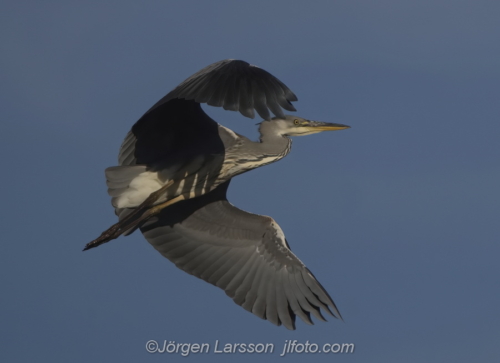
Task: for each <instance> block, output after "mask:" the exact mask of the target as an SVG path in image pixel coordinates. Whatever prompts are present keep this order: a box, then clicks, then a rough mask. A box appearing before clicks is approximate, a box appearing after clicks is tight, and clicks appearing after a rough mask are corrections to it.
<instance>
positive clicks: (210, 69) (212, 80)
mask: <svg viewBox="0 0 500 363" xmlns="http://www.w3.org/2000/svg"><path fill="white" fill-rule="evenodd" d="M174 98H180V99H185V100H194V101H196V102H198V103H207V104H209V105H210V106H217V107H223V108H224V109H225V110H232V111H239V112H241V113H242V114H243V115H244V116H246V117H250V118H254V117H255V114H254V111H253V110H254V109H255V110H257V112H258V113H259V115H260V116H261V117H262V118H264V119H266V120H269V118H270V114H269V110H271V111H272V112H273V113H274V114H275V115H276V116H278V117H284V115H283V111H282V110H281V107H283V108H284V109H285V110H288V111H295V108H294V107H293V106H292V104H291V102H293V101H297V96H295V94H294V93H293V92H292V91H290V89H289V88H288V87H287V86H285V84H284V83H283V82H281V81H280V80H279V79H277V78H276V77H274V76H273V75H272V74H270V73H268V72H266V71H265V70H263V69H261V68H259V67H256V66H254V65H251V64H249V63H247V62H244V61H241V60H235V59H226V60H222V61H220V62H216V63H213V64H211V65H209V66H207V67H205V68H203V69H202V70H200V71H198V72H197V73H195V74H193V75H192V76H191V77H189V78H188V79H186V80H185V81H184V82H182V83H181V84H180V85H178V86H177V87H176V88H175V89H174V90H173V91H171V92H170V93H168V94H167V95H166V96H165V97H163V98H162V99H161V100H160V101H158V102H157V103H156V104H155V105H154V106H153V107H151V109H150V110H149V111H148V112H151V111H153V110H154V109H156V108H157V107H160V106H161V105H163V104H164V103H165V102H168V101H170V100H172V99H174Z"/></svg>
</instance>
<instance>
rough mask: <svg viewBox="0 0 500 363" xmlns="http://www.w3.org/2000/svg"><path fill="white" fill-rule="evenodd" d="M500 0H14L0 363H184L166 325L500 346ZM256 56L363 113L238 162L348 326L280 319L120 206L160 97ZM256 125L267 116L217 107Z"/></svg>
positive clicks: (255, 335) (450, 353) (327, 115)
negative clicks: (167, 348)
mask: <svg viewBox="0 0 500 363" xmlns="http://www.w3.org/2000/svg"><path fill="white" fill-rule="evenodd" d="M499 11H500V4H499V3H498V2H495V1H439V0H437V1H436V0H435V1H418V2H417V1H392V0H391V1H389V0H387V1H378V2H370V1H353V0H350V1H311V2H300V3H293V2H290V1H252V2H237V1H210V2H208V1H206V2H205V1H185V2H173V1H141V2H126V1H106V2H102V1H99V2H97V1H95V2H93V1H87V2H77V1H47V2H36V1H15V2H14V1H5V2H3V3H2V5H1V6H0V29H1V31H0V47H1V48H0V53H1V54H2V56H1V57H0V77H1V82H0V84H1V86H0V102H1V114H2V120H3V121H2V123H1V125H2V126H1V133H0V141H1V142H0V151H1V153H2V155H3V159H2V168H3V172H2V176H3V177H2V186H3V192H4V193H3V208H2V209H1V212H0V213H1V216H2V221H3V223H2V232H3V233H2V236H3V237H2V245H3V248H2V253H1V254H0V276H1V278H0V279H1V280H0V281H1V286H2V294H1V296H0V301H1V306H2V309H1V312H0V326H1V327H2V328H1V329H0V334H1V336H0V338H1V340H0V341H1V350H0V357H1V358H2V361H9V362H28V361H35V360H40V358H43V359H50V360H51V361H61V362H62V361H71V362H89V361H120V362H137V361H141V362H149V361H151V362H157V361H158V362H159V361H166V360H173V361H176V360H181V359H182V358H183V357H181V356H180V355H179V354H177V355H175V354H174V355H167V354H163V355H162V354H149V353H147V352H146V349H145V344H146V342H147V341H148V340H151V339H155V340H158V341H163V340H165V339H166V340H175V341H176V342H182V343H196V342H197V343H209V344H213V343H214V342H215V341H216V340H219V341H220V342H221V343H259V342H263V343H273V344H275V346H276V351H280V349H281V347H282V346H283V344H284V342H285V340H287V339H288V340H290V339H292V340H294V339H296V340H297V341H298V342H302V343H305V342H306V341H309V342H311V343H316V344H324V343H354V344H355V345H356V350H355V353H353V354H349V355H346V354H343V355H340V354H339V355H326V354H323V355H321V354H316V355H312V354H310V355H307V356H305V355H304V354H302V355H299V354H294V355H288V356H287V357H285V358H281V357H280V356H279V354H278V353H277V352H275V353H274V354H264V355H257V354H238V355H237V357H235V356H234V355H221V354H213V353H210V354H208V355H191V356H190V357H188V358H184V359H188V360H191V361H200V360H202V359H203V360H205V361H214V362H215V361H217V362H223V361H232V360H234V359H235V358H238V359H240V360H241V361H248V362H252V361H256V360H257V359H258V360H263V361H273V360H276V359H286V360H287V361H290V362H296V361H303V359H304V358H307V359H308V360H311V361H318V362H319V361H331V360H336V361H339V362H344V361H345V362H367V361H368V362H401V361H405V362H422V361H425V362H443V361H454V362H470V361H478V362H485V361H494V360H495V359H498V358H500V350H499V348H498V341H499V339H500V318H499V316H498V314H497V311H498V306H499V304H500V291H499V289H498V286H499V277H498V276H499V268H498V256H499V253H500V247H499V243H498V236H499V232H500V230H499V229H500V228H499V223H498V221H499V215H500V192H499V189H498V186H499V185H500V168H499V163H498V160H499V157H500V148H499V141H498V139H499V135H500V122H499V116H500V111H499V106H498V97H499V95H500V89H499V88H500V87H499V84H500V83H499V81H500V68H499V67H498V65H499V64H500V43H499V42H498V36H499V34H500V26H499V22H498V14H499ZM225 58H236V59H243V60H246V61H248V62H250V63H252V64H256V65H258V66H260V67H262V68H264V69H266V70H267V71H269V72H271V73H272V74H274V75H275V76H277V77H278V78H279V79H281V80H282V81H283V82H284V83H286V84H287V85H288V86H289V87H290V88H291V89H292V90H293V91H294V92H295V93H296V94H297V96H298V98H299V101H298V102H296V103H295V106H296V108H297V110H298V112H297V114H298V115H300V116H302V117H305V118H310V119H314V120H322V121H330V122H340V123H345V124H348V125H351V126H352V128H351V129H349V130H345V131H341V132H335V133H325V134H319V135H312V136H307V137H302V138H296V139H295V140H294V144H293V150H292V153H291V154H290V155H289V156H288V157H287V158H285V159H283V160H281V161H280V162H278V163H276V164H272V165H270V166H266V167H263V168H261V169H257V170H254V171H251V172H249V173H247V174H244V175H242V176H239V177H237V178H235V179H234V180H233V182H232V184H231V187H230V191H229V198H230V201H231V202H232V203H233V204H235V205H236V206H238V207H240V208H242V209H245V210H248V211H251V212H254V213H259V214H266V215H270V216H272V217H273V218H274V219H276V220H277V222H278V223H279V224H280V226H281V227H282V228H283V230H284V232H285V234H286V236H287V238H288V241H289V243H290V245H291V247H292V250H293V251H294V252H295V253H296V254H297V255H298V256H299V258H300V259H301V260H302V261H303V262H304V263H305V264H306V265H307V266H308V267H309V268H310V269H311V270H312V271H313V273H314V274H315V275H316V277H317V278H318V279H319V281H320V282H321V283H322V284H323V285H324V286H325V288H326V289H327V290H328V291H329V292H330V294H331V295H332V297H333V298H334V300H335V302H336V303H337V306H338V307H339V309H340V311H341V313H342V315H343V317H344V318H345V322H341V321H336V320H335V321H333V320H331V319H330V320H331V321H329V322H328V323H321V322H317V323H316V325H314V326H307V325H305V324H302V323H301V322H299V323H298V324H297V330H296V331H294V332H290V331H287V330H286V329H285V328H283V327H281V328H277V327H275V326H273V325H271V324H270V323H269V322H266V321H262V320H260V319H258V318H256V317H255V316H253V315H252V314H249V313H247V312H246V311H244V310H243V309H241V308H240V307H238V306H237V305H236V304H234V303H233V302H232V301H231V300H230V299H229V298H227V297H226V295H225V294H224V292H223V291H222V290H219V289H217V288H215V287H213V286H211V285H209V284H207V283H205V282H203V281H201V280H198V279H196V278H194V277H192V276H190V275H188V274H186V273H184V272H182V271H180V270H178V269H177V268H176V267H175V266H174V265H173V264H171V263H170V262H169V261H168V260H166V259H164V258H163V257H161V256H160V255H159V254H158V253H157V252H156V251H154V250H153V248H152V247H151V246H149V245H148V243H147V242H146V241H145V240H144V239H143V237H142V236H141V235H140V234H139V233H135V234H133V235H132V236H129V237H126V238H120V239H119V240H116V241H113V242H111V243H109V244H107V245H105V246H101V247H99V248H98V249H95V250H91V251H88V252H85V253H83V252H81V249H82V248H83V246H84V245H85V243H87V242H88V241H90V240H92V239H94V238H95V237H97V236H98V235H99V234H100V233H101V232H102V231H103V230H104V229H106V228H107V227H109V226H110V225H111V224H112V223H114V222H115V216H114V214H113V210H112V208H111V205H110V202H109V198H108V196H107V193H106V186H105V180H104V169H105V168H106V167H108V166H112V165H116V157H117V153H118V148H119V146H120V143H121V141H122V139H123V137H124V136H125V134H126V133H127V131H128V130H129V129H130V127H131V126H132V125H133V123H134V122H135V121H136V120H137V119H138V118H139V117H140V116H141V115H142V114H143V113H144V112H145V111H146V110H147V109H148V108H149V107H150V106H151V105H153V104H154V103H155V102H156V101H157V100H158V99H160V98H161V97H162V96H163V95H164V94H166V93H167V92H168V91H170V90H171V89H172V88H173V87H175V86H176V85H177V84H178V83H180V82H181V81H182V80H184V79H185V78H186V77H188V76H189V75H191V74H192V73H194V72H196V71H197V70H199V69H200V68H202V67H204V66H206V65H208V64H210V63H212V62H215V61H218V60H221V59H225ZM205 110H206V111H207V112H208V113H209V114H210V115H211V116H212V117H213V118H215V119H216V120H218V121H219V122H220V123H222V124H224V125H225V126H227V127H230V128H232V129H233V130H235V131H237V132H239V133H242V134H245V135H247V136H249V137H251V138H257V136H258V134H257V130H256V127H255V125H254V124H255V123H256V122H258V121H259V120H255V121H254V120H249V119H245V118H244V117H242V116H241V115H239V114H236V113H235V112H229V111H224V110H219V109H215V108H212V107H208V106H207V107H205Z"/></svg>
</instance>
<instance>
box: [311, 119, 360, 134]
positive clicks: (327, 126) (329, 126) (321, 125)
mask: <svg viewBox="0 0 500 363" xmlns="http://www.w3.org/2000/svg"><path fill="white" fill-rule="evenodd" d="M303 127H304V128H305V129H306V130H307V131H308V132H310V133H316V132H321V131H336V130H344V129H348V128H350V127H351V126H347V125H342V124H335V123H330V122H320V121H308V122H307V124H305V125H303Z"/></svg>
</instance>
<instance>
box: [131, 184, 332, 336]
mask: <svg viewBox="0 0 500 363" xmlns="http://www.w3.org/2000/svg"><path fill="white" fill-rule="evenodd" d="M228 185H229V182H227V183H225V184H223V185H221V186H219V187H218V188H217V189H215V190H214V191H212V192H210V193H207V194H205V195H203V196H201V197H198V198H194V199H191V200H187V201H183V202H179V203H177V204H175V205H172V206H170V207H169V208H166V209H164V210H163V211H162V212H161V214H159V215H158V216H156V217H153V218H151V219H150V220H148V221H147V222H146V223H145V224H144V225H143V226H142V227H141V231H142V233H143V234H144V236H145V237H146V239H147V240H148V242H149V243H151V244H152V245H153V247H154V248H155V249H156V250H158V251H159V252H160V253H161V254H162V255H163V256H165V257H166V258H168V259H169V260H170V261H172V262H173V263H175V265H176V266H177V267H179V268H180V269H182V270H184V271H186V272H187V273H189V274H192V275H194V276H196V277H199V278H201V279H203V280H205V281H207V282H209V283H211V284H213V285H215V286H218V287H220V288H221V289H223V290H224V291H225V292H226V294H227V295H228V296H229V297H231V298H232V299H233V300H234V302H235V303H237V304H238V305H241V306H242V307H243V308H245V309H246V310H248V311H250V312H252V313H253V314H255V315H257V316H259V317H260V318H262V319H267V320H269V321H270V322H272V323H273V324H276V325H281V324H283V325H285V327H287V328H288V329H295V317H296V316H299V317H300V318H301V319H302V320H303V321H304V322H306V323H308V324H313V322H312V320H311V318H310V314H313V315H314V316H315V317H317V318H318V319H320V320H323V321H324V320H325V319H324V317H323V316H322V314H321V310H324V311H326V312H327V313H329V314H330V315H332V316H335V317H338V318H340V313H339V311H338V310H337V308H336V306H335V304H334V302H333V301H332V299H331V297H330V296H329V295H328V293H327V292H326V291H325V289H324V288H323V287H322V286H321V284H320V283H319V282H318V281H317V280H316V278H315V277H314V276H313V274H312V273H311V272H310V271H309V270H308V269H307V268H306V267H305V265H304V264H303V263H302V262H301V261H300V260H299V259H298V258H297V257H296V256H295V255H294V254H293V253H292V252H291V251H290V249H289V247H288V244H287V242H286V240H285V237H284V235H283V232H282V231H281V228H280V227H279V226H278V224H277V223H276V222H275V221H274V220H273V219H272V218H270V217H265V216H260V215H256V214H251V213H248V212H245V211H242V210H240V209H238V208H236V207H234V206H233V205H231V204H230V203H229V202H228V201H227V199H226V190H227V187H228ZM330 309H332V310H333V313H332V311H331V310H330Z"/></svg>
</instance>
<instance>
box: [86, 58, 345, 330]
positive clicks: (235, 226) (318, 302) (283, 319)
mask: <svg viewBox="0 0 500 363" xmlns="http://www.w3.org/2000/svg"><path fill="white" fill-rule="evenodd" d="M296 100H297V99H296V97H295V95H294V94H293V93H292V92H291V91H290V90H289V89H288V87H286V86H285V85H284V84H283V83H281V82H280V81H279V80H278V79H276V78H275V77H273V76H272V75H270V74H269V73H267V72H265V71H263V70H261V69H259V68H257V67H255V66H251V65H249V64H248V63H246V62H242V61H234V60H226V61H221V62H217V63H214V64H213V65H210V66H208V67H206V68H204V69H202V70H201V71H199V72H198V73H196V74H194V75H193V76H191V77H189V78H188V79H187V80H186V81H184V82H182V83H181V84H180V85H179V86H178V87H177V88H175V89H174V90H173V91H172V92H170V93H169V94H167V95H166V96H165V97H164V98H163V99H161V100H160V101H159V102H158V103H156V104H155V105H154V106H153V107H152V108H151V109H150V110H149V111H148V112H146V114H145V115H144V116H142V117H141V118H140V119H139V121H137V123H136V124H135V125H134V126H133V127H132V130H131V131H130V132H129V133H128V134H127V137H126V138H125V140H124V142H123V144H122V146H121V149H120V153H119V156H118V164H119V165H118V166H115V167H110V168H108V169H106V177H107V184H108V192H109V194H110V196H111V197H112V204H113V206H114V207H115V211H116V213H117V215H118V216H119V222H118V223H117V224H115V225H113V226H112V227H111V228H109V229H108V230H107V231H105V232H103V234H102V235H101V237H99V238H98V239H96V240H94V241H92V242H91V243H89V244H87V246H86V248H85V249H89V248H92V247H96V246H98V245H100V244H102V243H104V242H107V241H109V240H111V239H114V238H116V237H118V236H120V235H121V234H125V235H126V234H129V233H131V232H133V231H134V230H135V229H137V228H140V230H141V232H142V233H143V235H144V236H145V237H146V239H147V240H148V242H149V243H151V244H152V245H153V247H154V248H155V249H157V250H158V251H159V252H160V253H161V254H162V255H164V256H165V257H167V258H168V259H169V260H171V261H172V262H174V263H175V264H176V265H177V266H178V267H179V268H181V269H183V270H184V271H186V272H188V273H190V274H192V275H195V276H197V277H199V278H202V279H204V280H205V281H207V282H210V283H212V284H214V285H216V286H218V287H220V288H222V289H224V290H225V292H226V294H228V295H229V296H230V297H232V298H233V300H234V301H235V302H236V303H237V304H239V305H241V306H242V307H243V308H245V309H247V310H249V311H251V312H252V313H254V314H255V315H257V316H259V317H261V318H264V319H268V320H270V321H271V322H273V323H274V324H277V325H280V324H282V323H283V324H284V325H285V326H286V327H287V328H289V329H294V328H295V322H294V321H295V316H299V317H300V318H301V319H302V320H303V321H305V322H306V323H309V324H312V321H311V319H310V316H309V315H310V314H313V315H314V316H316V317H317V318H319V319H321V320H324V318H323V317H322V315H321V312H320V311H321V309H323V310H324V311H326V312H327V313H329V314H332V315H334V314H335V315H334V316H337V317H340V313H339V312H338V310H337V308H336V307H335V304H334V303H333V301H332V299H331V298H330V296H329V295H328V293H327V292H326V291H325V290H324V289H323V287H322V286H321V285H320V284H319V282H318V281H317V280H316V279H315V277H314V276H313V275H312V274H311V273H310V271H309V270H308V269H307V268H306V267H305V266H304V264H303V263H302V262H301V261H300V260H299V259H298V258H297V257H296V256H295V255H294V254H293V253H292V252H291V251H290V249H289V246H288V243H287V242H286V240H285V236H284V234H283V231H282V230H281V228H280V227H279V226H278V224H277V223H276V221H274V220H273V219H272V218H270V217H266V216H261V215H256V214H252V213H248V212H245V211H242V210H240V209H238V208H236V207H234V206H232V205H231V204H230V203H229V202H228V201H227V198H226V191H227V188H228V186H229V182H230V180H231V178H233V177H235V176H237V175H239V174H242V173H245V172H247V171H249V170H252V169H255V168H257V167H260V166H263V165H267V164H270V163H273V162H275V161H277V160H279V159H281V158H283V157H285V156H286V155H287V154H288V153H289V152H290V148H291V143H292V141H291V139H290V136H300V135H308V134H313V133H317V132H321V131H325V130H339V129H344V128H347V126H345V125H340V124H329V123H324V122H316V121H309V120H306V119H302V118H299V117H295V116H285V115H283V113H282V110H281V108H285V109H287V110H290V111H294V110H295V109H294V108H293V106H292V105H291V103H290V102H291V101H296ZM203 102H206V103H208V104H209V105H213V106H222V107H224V108H225V109H230V110H237V111H240V112H241V113H242V114H243V115H244V116H247V117H252V118H253V116H254V111H253V110H254V109H255V110H257V112H258V113H259V115H261V116H262V117H263V118H264V121H262V122H261V123H260V126H259V132H260V135H261V137H260V140H258V141H251V140H249V139H248V138H246V137H245V136H242V135H239V134H237V133H235V132H233V131H232V130H230V129H228V128H226V127H224V126H222V125H219V124H218V123H217V122H215V121H214V120H212V119H211V118H210V117H209V116H208V115H207V114H206V113H205V112H204V111H203V110H202V108H201V106H200V103H203ZM269 110H271V111H272V112H273V113H274V114H275V115H276V117H275V118H272V119H271V118H270V116H269ZM330 309H332V310H333V311H334V313H332V312H331V311H330Z"/></svg>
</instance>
